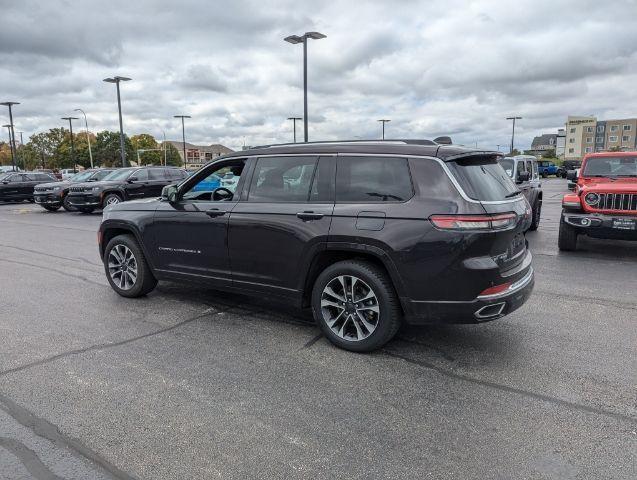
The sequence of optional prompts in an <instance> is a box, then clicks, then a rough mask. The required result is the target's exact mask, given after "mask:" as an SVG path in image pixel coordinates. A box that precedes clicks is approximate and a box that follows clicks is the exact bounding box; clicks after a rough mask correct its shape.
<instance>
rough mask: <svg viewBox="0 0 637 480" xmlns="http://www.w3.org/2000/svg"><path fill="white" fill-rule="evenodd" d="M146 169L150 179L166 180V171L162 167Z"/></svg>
mask: <svg viewBox="0 0 637 480" xmlns="http://www.w3.org/2000/svg"><path fill="white" fill-rule="evenodd" d="M147 171H148V178H149V179H151V180H166V171H165V170H164V169H163V168H151V169H150V170H147Z"/></svg>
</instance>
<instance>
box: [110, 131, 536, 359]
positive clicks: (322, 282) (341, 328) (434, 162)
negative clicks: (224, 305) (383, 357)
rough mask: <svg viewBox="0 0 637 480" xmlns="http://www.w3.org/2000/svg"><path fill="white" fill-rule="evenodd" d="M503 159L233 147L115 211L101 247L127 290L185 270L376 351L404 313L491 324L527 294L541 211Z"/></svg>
mask: <svg viewBox="0 0 637 480" xmlns="http://www.w3.org/2000/svg"><path fill="white" fill-rule="evenodd" d="M499 158H500V156H499V155H498V153H497V152H484V151H478V150H473V149H469V148H460V147H455V146H443V145H438V144H436V143H434V142H431V141H426V140H420V141H384V142H382V141H378V142H327V143H315V144H313V143H305V144H294V145H278V146H270V147H260V148H257V149H253V150H248V151H243V152H235V153H232V154H230V155H227V156H225V157H223V158H221V159H219V160H216V161H214V162H212V163H210V164H208V165H206V166H204V167H203V168H202V169H201V170H199V171H198V172H196V173H195V174H194V175H193V176H192V177H190V178H188V179H186V180H185V181H183V182H182V183H180V184H179V185H171V186H169V187H166V189H165V190H164V192H163V195H162V198H160V199H157V200H155V201H144V202H136V201H133V202H126V203H122V204H120V205H116V206H114V207H111V208H109V209H107V210H105V211H104V216H103V220H102V223H101V225H100V229H99V235H98V236H99V242H100V243H99V249H100V256H101V257H102V259H103V261H104V268H105V272H106V276H107V278H108V281H109V283H110V284H111V286H112V288H113V289H114V290H115V291H116V292H117V293H118V294H120V295H122V296H125V297H137V296H140V295H144V294H147V293H148V292H150V291H151V290H152V289H153V288H154V287H155V285H156V283H157V281H158V280H173V281H174V280H178V281H192V282H196V283H198V284H202V283H206V284H208V285H210V286H212V287H214V288H218V289H223V290H234V291H239V292H244V293H245V292H250V293H252V294H255V295H262V296H263V295H267V296H268V297H278V298H280V299H284V300H286V301H289V302H292V303H294V304H295V305H297V306H299V307H303V306H311V308H312V310H313V314H314V317H315V319H316V321H317V323H318V324H319V325H320V327H321V328H322V330H323V332H324V334H325V336H326V337H327V338H328V339H329V340H330V341H332V342H333V343H335V344H336V345H338V346H340V347H343V348H346V349H349V350H355V351H368V350H372V349H375V348H379V347H380V346H382V345H383V344H385V343H386V342H387V341H389V340H390V339H391V338H392V337H393V336H394V334H395V333H396V331H397V330H398V327H399V325H400V323H401V322H402V321H403V320H404V321H406V322H408V323H412V324H425V323H478V322H485V321H488V320H493V319H496V318H500V317H502V316H504V315H506V314H508V313H510V312H512V311H514V310H515V309H517V308H518V307H520V306H521V305H522V304H523V303H524V302H525V301H526V300H527V298H528V297H529V295H530V293H531V290H532V287H533V282H534V278H533V269H532V266H531V253H530V252H529V250H528V248H527V243H526V241H525V238H524V232H525V231H526V230H527V229H528V227H529V225H530V224H531V209H530V207H529V204H528V202H527V201H526V199H525V197H524V195H522V193H521V192H520V190H519V189H518V188H517V187H516V185H515V184H514V183H513V182H512V181H511V179H510V178H509V177H508V176H507V174H506V173H505V171H504V170H503V169H502V167H501V166H500V165H499V163H498V159H499ZM228 173H231V174H232V176H233V178H234V177H236V178H237V182H236V183H233V185H231V186H227V187H224V186H220V183H219V181H218V179H219V178H224V177H225V176H226V175H227V174H228ZM202 185H204V186H205V185H210V187H209V188H204V187H202Z"/></svg>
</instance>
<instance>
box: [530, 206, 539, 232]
mask: <svg viewBox="0 0 637 480" xmlns="http://www.w3.org/2000/svg"><path fill="white" fill-rule="evenodd" d="M541 215H542V200H540V199H539V198H538V199H537V200H535V203H534V204H533V218H532V220H531V226H530V227H529V230H531V231H532V232H534V231H535V230H537V228H538V227H539V226H540V217H541Z"/></svg>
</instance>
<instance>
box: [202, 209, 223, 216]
mask: <svg viewBox="0 0 637 480" xmlns="http://www.w3.org/2000/svg"><path fill="white" fill-rule="evenodd" d="M226 213H227V212H226V211H225V210H219V209H218V208H211V209H210V210H207V211H206V215H208V216H209V217H210V218H216V217H221V216H222V215H225V214H226Z"/></svg>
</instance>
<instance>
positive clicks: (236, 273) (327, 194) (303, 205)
mask: <svg viewBox="0 0 637 480" xmlns="http://www.w3.org/2000/svg"><path fill="white" fill-rule="evenodd" d="M316 162H317V158H316V156H305V157H304V156H298V157H280V158H268V159H264V158H260V159H258V160H257V164H256V166H255V169H254V173H253V175H252V179H251V182H250V191H249V192H248V199H247V201H245V202H239V204H237V206H236V207H235V208H234V209H233V211H232V214H231V215H230V224H229V229H228V247H229V254H230V264H231V268H232V279H233V284H234V285H235V286H238V287H242V286H243V287H246V288H250V289H254V290H263V291H270V292H274V293H278V294H282V295H294V294H295V292H296V291H298V290H299V289H301V288H302V283H303V281H304V278H305V274H306V273H307V269H308V267H309V264H310V262H311V259H312V258H313V256H314V254H315V253H316V252H317V251H320V250H323V249H325V248H326V243H327V239H328V233H329V229H330V224H331V221H332V213H333V211H334V203H333V179H334V168H335V161H334V157H321V159H320V161H319V162H318V167H316V166H315V165H316ZM310 186H311V188H310ZM286 198H287V199H289V201H285V199H286ZM268 199H272V200H275V199H276V200H277V201H267V200H268ZM255 200H258V201H255Z"/></svg>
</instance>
